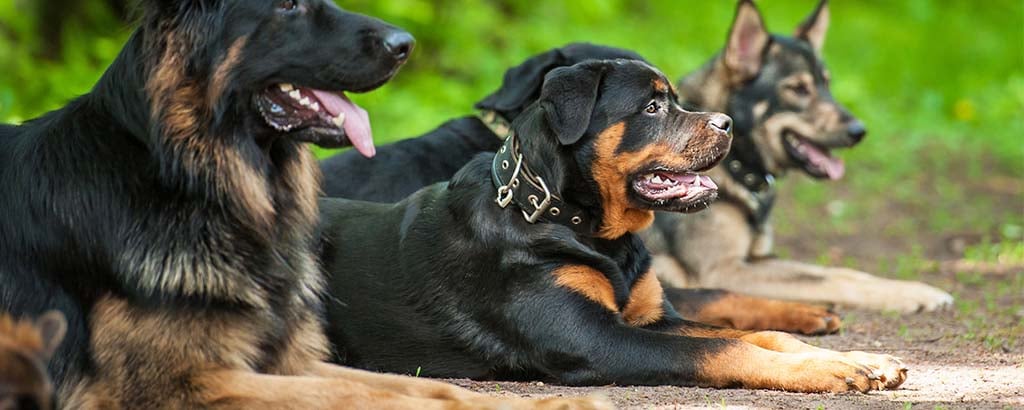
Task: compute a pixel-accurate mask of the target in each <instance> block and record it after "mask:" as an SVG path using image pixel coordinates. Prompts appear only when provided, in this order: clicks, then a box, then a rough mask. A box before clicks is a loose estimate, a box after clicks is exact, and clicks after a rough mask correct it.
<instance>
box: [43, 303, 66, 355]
mask: <svg viewBox="0 0 1024 410" xmlns="http://www.w3.org/2000/svg"><path fill="white" fill-rule="evenodd" d="M36 327H37V328H38V329H39V335H40V336H41V338H42V339H43V351H42V352H41V353H42V354H43V356H44V357H46V358H47V359H49V358H50V357H53V353H54V352H56V351H57V347H58V346H60V342H61V341H63V340H64V334H65V333H66V332H67V330H68V322H67V320H65V319H64V314H62V313H60V312H59V311H56V310H51V311H49V312H46V313H45V314H43V315H42V316H40V317H39V319H36Z"/></svg>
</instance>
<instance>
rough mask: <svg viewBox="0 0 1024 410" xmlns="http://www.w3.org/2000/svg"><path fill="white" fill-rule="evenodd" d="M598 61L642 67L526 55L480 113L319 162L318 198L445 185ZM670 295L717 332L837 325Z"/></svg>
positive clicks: (579, 53) (713, 296) (687, 293)
mask: <svg viewBox="0 0 1024 410" xmlns="http://www.w3.org/2000/svg"><path fill="white" fill-rule="evenodd" d="M603 59H629V60H637V61H645V60H644V59H643V58H642V57H641V56H639V55H638V54H636V53H634V52H632V51H628V50H624V49H620V48H614V47H607V46H601V45H595V44H586V43H577V44H570V45H567V46H565V47H561V48H556V49H552V50H549V51H546V52H544V53H541V54H539V55H536V56H533V57H530V58H529V59H527V60H526V61H524V62H523V63H522V64H520V65H518V66H516V67H513V68H512V69H510V70H508V71H507V72H506V73H505V76H504V80H503V82H502V85H501V87H500V88H499V89H498V90H497V91H495V92H494V93H492V94H491V95H489V96H487V97H486V98H484V99H483V100H481V101H480V102H478V103H477V104H476V106H475V107H476V108H477V109H478V110H480V111H481V113H480V114H479V115H475V116H467V117H463V118H459V119H455V120H451V121H448V122H446V123H444V124H442V125H441V126H440V127H438V128H437V129H435V130H433V131H431V132H429V133H427V134H424V135H422V136H419V137H416V138H412V139H408V140H404V141H401V142H398V143H394V144H389V145H385V146H382V147H379V148H378V149H377V155H376V156H374V157H373V158H366V157H364V156H361V155H359V153H357V152H354V151H349V152H345V153H342V154H339V155H335V156H334V157H331V158H328V159H326V160H324V161H323V162H322V163H321V169H322V170H323V173H324V175H325V178H324V181H323V189H324V193H325V194H326V195H327V196H331V197H339V198H346V199H357V200H362V201H373V202H397V201H399V200H402V199H404V198H405V197H407V196H409V195H410V194H412V193H413V192H415V191H417V190H419V189H421V188H423V187H425V186H427V185H430V184H433V183H437V182H441V181H447V180H449V179H451V178H452V176H454V175H455V173H456V171H458V170H459V169H460V168H462V167H463V166H464V165H465V164H466V163H468V162H469V160H470V159H472V158H473V157H474V156H476V155H477V154H479V153H482V152H495V151H497V150H498V148H499V147H500V146H501V144H502V142H503V141H504V139H505V137H506V136H507V135H508V132H509V121H511V120H515V119H516V118H517V117H518V116H519V114H521V113H522V112H523V110H524V109H525V108H526V107H527V106H529V105H530V104H532V103H533V102H535V101H536V100H537V98H539V96H540V91H541V84H542V83H543V81H544V76H545V75H546V74H547V73H548V72H550V71H551V70H554V69H556V68H558V67H565V66H571V65H574V64H577V63H580V62H582V61H585V60H603ZM668 296H669V299H670V300H671V301H672V303H673V305H674V306H675V307H676V309H677V310H679V311H680V313H683V314H684V317H686V318H688V319H692V320H696V321H699V322H704V323H711V324H716V325H721V326H727V327H734V328H739V329H748V330H784V331H791V332H800V333H805V334H820V333H831V332H835V331H837V330H838V329H839V327H840V325H841V322H840V320H839V317H838V316H837V315H835V314H834V313H831V312H829V311H827V310H825V309H822V308H820V307H817V306H811V305H805V304H798V303H789V302H783V301H775V300H767V299H760V298H753V297H748V296H741V295H738V294H733V293H729V292H725V291H718V290H700V289H670V290H669V292H668Z"/></svg>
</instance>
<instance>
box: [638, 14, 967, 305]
mask: <svg viewBox="0 0 1024 410" xmlns="http://www.w3.org/2000/svg"><path fill="white" fill-rule="evenodd" d="M828 22H829V10H828V4H827V2H826V1H825V0H822V1H821V3H820V4H819V5H818V6H817V8H816V9H815V10H814V11H813V13H811V15H810V16H809V17H808V18H807V19H806V20H805V21H804V22H803V23H802V24H801V25H800V26H799V27H797V29H796V33H795V35H794V36H793V37H786V36H781V35H773V34H769V33H768V31H766V30H765V26H764V23H763V21H762V18H761V15H760V12H759V11H758V10H757V8H756V7H755V6H754V4H753V3H752V2H751V1H749V0H743V1H740V2H739V6H738V8H737V11H736V18H735V21H734V22H733V24H732V29H731V30H730V33H729V39H728V42H727V44H726V47H725V50H724V51H723V52H722V53H721V54H719V55H718V56H717V57H715V58H714V59H712V60H711V61H710V62H708V63H707V64H705V65H704V66H703V67H702V68H701V69H700V70H698V71H697V72H695V73H693V74H691V75H689V76H687V77H685V78H683V79H682V80H681V81H680V82H679V90H680V93H681V94H682V96H683V98H684V99H685V100H686V104H688V105H689V106H691V107H699V108H700V109H702V110H707V111H722V112H725V113H727V114H729V115H731V116H732V117H733V118H735V120H736V130H735V141H734V143H733V147H732V151H731V152H730V155H729V157H728V158H726V160H725V161H724V162H723V163H722V165H720V166H718V167H717V168H715V169H714V170H712V171H711V172H710V175H711V176H712V178H713V179H714V180H715V181H716V182H718V184H719V186H720V192H721V196H722V199H720V200H719V201H718V202H717V203H715V204H714V205H712V206H711V209H710V210H708V211H707V212H704V213H701V214H698V215H692V216H691V215H687V216H681V215H677V214H667V213H663V214H659V215H658V216H657V222H656V223H655V227H654V228H652V229H650V230H648V231H647V232H646V233H645V234H644V236H645V239H646V241H647V243H648V245H649V246H651V248H652V252H655V253H657V254H659V255H658V256H657V257H656V261H657V262H656V269H655V270H656V271H657V272H658V275H659V277H660V278H661V279H662V281H663V282H664V283H666V284H667V285H671V286H702V287H713V288H723V289H728V290H732V291H736V292H741V293H746V294H751V295H757V296H763V297H768V298H782V299H789V300H798V301H809V302H834V303H841V304H843V305H848V306H854V307H860V308H867V309H878V310H893V311H900V312H914V311H920V310H933V309H937V308H940V307H943V306H946V305H948V304H950V303H951V301H952V297H951V296H950V295H949V294H948V293H946V292H943V291H941V290H939V289H936V288H934V287H932V286H929V285H926V284H923V283H919V282H907V281H898V280H890V279H883V278H879V277H876V276H872V275H869V274H867V273H864V272H858V271H855V270H852V269H846V268H837V267H824V266H817V265H811V264H806V263H800V262H795V261H788V260H782V259H777V258H774V257H772V256H771V255H772V227H771V222H770V219H769V217H770V213H771V209H772V205H773V204H774V201H775V187H774V181H775V179H776V178H779V177H781V176H782V175H784V174H785V173H786V172H788V171H792V170H799V171H803V172H804V173H806V174H808V175H810V176H811V177H814V178H827V179H831V180H835V179H839V178H840V177H842V176H843V174H844V172H845V168H844V165H843V162H842V160H840V159H838V158H834V157H833V156H832V155H831V153H830V151H831V150H833V149H840V148H846V147H851V146H853V145H855V144H857V143H858V142H860V141H861V140H862V139H863V138H864V136H865V135H866V129H865V127H864V124H863V123H861V121H859V120H858V119H857V118H855V117H854V116H853V115H852V114H850V112H849V111H847V110H846V109H845V108H843V107H842V106H841V105H839V103H837V102H836V101H835V100H834V99H833V98H832V93H831V92H830V91H829V81H830V78H829V73H828V70H827V69H826V68H825V64H824V62H823V61H822V59H821V49H822V46H823V45H824V41H825V32H826V29H827V27H828Z"/></svg>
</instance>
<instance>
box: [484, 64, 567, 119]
mask: <svg viewBox="0 0 1024 410" xmlns="http://www.w3.org/2000/svg"><path fill="white" fill-rule="evenodd" d="M563 64H564V63H563V57H562V52H561V50H559V49H554V50H550V51H548V52H546V53H543V54H540V55H537V56H534V57H531V58H530V59H528V60H526V61H525V62H523V63H522V64H520V65H517V66H515V67H513V68H511V69H509V70H508V71H506V72H505V78H504V80H502V82H501V88H499V89H498V91H495V92H494V93H493V94H491V95H489V96H487V97H486V98H484V99H483V100H481V101H480V102H478V103H476V105H475V107H476V108H477V109H481V110H498V111H522V110H523V109H524V108H526V106H527V105H529V103H531V102H533V98H536V95H537V93H538V92H539V90H540V86H541V84H542V83H543V82H544V75H545V74H547V73H548V71H550V70H551V69H552V68H555V67H556V66H560V65H563Z"/></svg>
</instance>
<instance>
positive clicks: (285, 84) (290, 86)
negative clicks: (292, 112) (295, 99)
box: [280, 83, 295, 93]
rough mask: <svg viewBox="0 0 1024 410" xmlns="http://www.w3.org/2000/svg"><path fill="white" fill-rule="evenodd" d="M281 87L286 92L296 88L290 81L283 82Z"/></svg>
mask: <svg viewBox="0 0 1024 410" xmlns="http://www.w3.org/2000/svg"><path fill="white" fill-rule="evenodd" d="M280 87H281V91H284V92H286V93H288V92H291V91H292V90H294V89H295V86H293V85H291V84H288V83H281V85H280Z"/></svg>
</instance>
